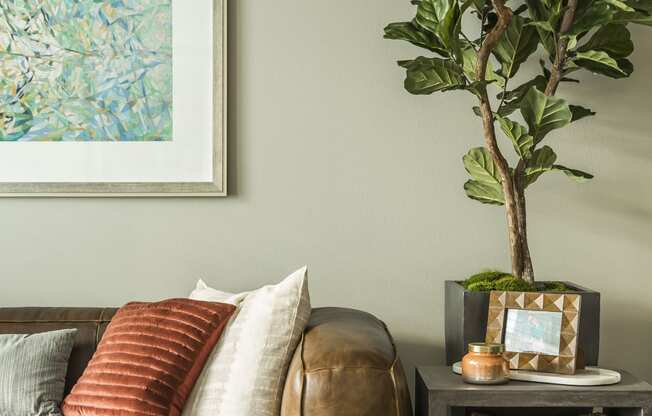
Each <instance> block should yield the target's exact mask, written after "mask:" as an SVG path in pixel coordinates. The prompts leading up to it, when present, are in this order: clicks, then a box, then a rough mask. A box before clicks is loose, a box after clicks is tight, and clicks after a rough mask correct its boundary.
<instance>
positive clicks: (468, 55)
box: [462, 43, 505, 87]
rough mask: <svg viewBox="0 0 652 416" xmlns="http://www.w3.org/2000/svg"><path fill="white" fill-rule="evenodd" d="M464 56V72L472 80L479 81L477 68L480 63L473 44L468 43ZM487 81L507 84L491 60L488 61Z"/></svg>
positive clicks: (464, 49) (500, 84) (463, 51)
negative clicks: (476, 72) (497, 72)
mask: <svg viewBox="0 0 652 416" xmlns="http://www.w3.org/2000/svg"><path fill="white" fill-rule="evenodd" d="M462 56H463V58H464V67H463V70H464V73H465V74H466V76H467V77H468V78H469V79H470V80H471V81H478V79H477V77H476V74H475V70H476V66H477V64H478V54H477V52H476V51H475V49H473V47H472V46H471V44H468V43H467V44H466V45H465V46H464V47H463V49H462ZM485 78H486V81H488V82H489V83H491V82H495V83H496V84H497V85H499V86H500V87H502V86H503V85H505V80H504V79H503V78H502V77H501V76H500V75H498V74H496V72H495V71H494V68H493V65H492V64H491V62H489V63H487V73H486V75H485Z"/></svg>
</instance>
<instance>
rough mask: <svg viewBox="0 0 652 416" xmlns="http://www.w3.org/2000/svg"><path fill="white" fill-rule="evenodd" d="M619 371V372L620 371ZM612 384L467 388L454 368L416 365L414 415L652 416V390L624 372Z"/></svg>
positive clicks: (522, 383)
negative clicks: (593, 415) (592, 413)
mask: <svg viewBox="0 0 652 416" xmlns="http://www.w3.org/2000/svg"><path fill="white" fill-rule="evenodd" d="M619 371H620V370H619ZM620 373H621V374H622V381H621V383H620V384H615V385H612V386H596V387H571V386H559V385H553V384H540V383H528V382H520V381H511V382H510V383H509V384H506V385H502V386H474V385H471V384H465V383H464V382H463V381H462V377H461V376H458V375H457V374H453V372H452V371H451V368H450V367H444V366H441V367H418V368H417V371H416V391H415V402H416V403H415V407H416V416H451V415H453V416H457V415H464V412H465V410H466V409H467V408H514V407H528V408H553V407H554V408H564V407H565V408H595V407H599V408H603V409H604V413H605V414H607V415H618V416H652V386H650V385H649V384H648V383H646V382H644V381H641V380H639V379H637V378H636V377H634V376H633V375H631V374H629V373H627V372H626V371H620Z"/></svg>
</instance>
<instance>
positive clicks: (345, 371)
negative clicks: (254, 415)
mask: <svg viewBox="0 0 652 416" xmlns="http://www.w3.org/2000/svg"><path fill="white" fill-rule="evenodd" d="M409 415H412V404H411V402H410V394H409V391H408V387H407V382H406V379H405V374H404V372H403V368H402V366H401V362H400V360H399V358H398V356H397V354H396V348H395V346H394V342H393V340H392V337H391V334H390V333H389V331H388V330H387V327H386V326H385V324H383V323H382V322H381V321H379V320H378V319H376V318H375V317H374V316H372V315H370V314H368V313H365V312H360V311H356V310H353V309H343V308H321V309H314V310H313V312H312V316H311V318H310V322H309V324H308V327H307V328H306V330H305V332H304V335H303V338H302V340H301V343H300V344H299V347H298V348H297V350H296V351H295V353H294V357H293V359H292V362H291V364H290V368H289V371H288V376H287V379H286V383H285V390H284V392H283V402H282V409H281V416H409Z"/></svg>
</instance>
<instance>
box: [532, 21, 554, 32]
mask: <svg viewBox="0 0 652 416" xmlns="http://www.w3.org/2000/svg"><path fill="white" fill-rule="evenodd" d="M526 26H534V27H536V28H539V29H542V30H544V31H546V32H550V33H555V29H554V28H553V27H552V25H551V24H550V22H548V21H545V20H542V21H538V22H529V23H527V24H526Z"/></svg>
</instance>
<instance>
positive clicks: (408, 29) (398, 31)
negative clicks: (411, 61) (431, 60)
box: [384, 22, 449, 57]
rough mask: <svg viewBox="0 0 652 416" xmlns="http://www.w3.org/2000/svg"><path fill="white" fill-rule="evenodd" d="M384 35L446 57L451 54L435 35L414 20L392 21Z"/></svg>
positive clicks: (386, 37)
mask: <svg viewBox="0 0 652 416" xmlns="http://www.w3.org/2000/svg"><path fill="white" fill-rule="evenodd" d="M384 37H385V39H392V40H403V41H406V42H410V43H411V44H413V45H416V46H419V47H421V48H425V49H428V50H429V51H432V52H435V53H438V54H440V55H442V56H444V57H448V56H449V54H448V51H447V50H446V48H445V47H444V45H443V44H442V43H441V42H440V41H439V39H438V38H437V37H436V36H435V35H433V34H432V33H430V32H428V31H425V30H423V29H421V28H419V27H418V26H416V25H415V24H414V23H412V22H398V23H390V24H389V25H387V27H385V36H384Z"/></svg>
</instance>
